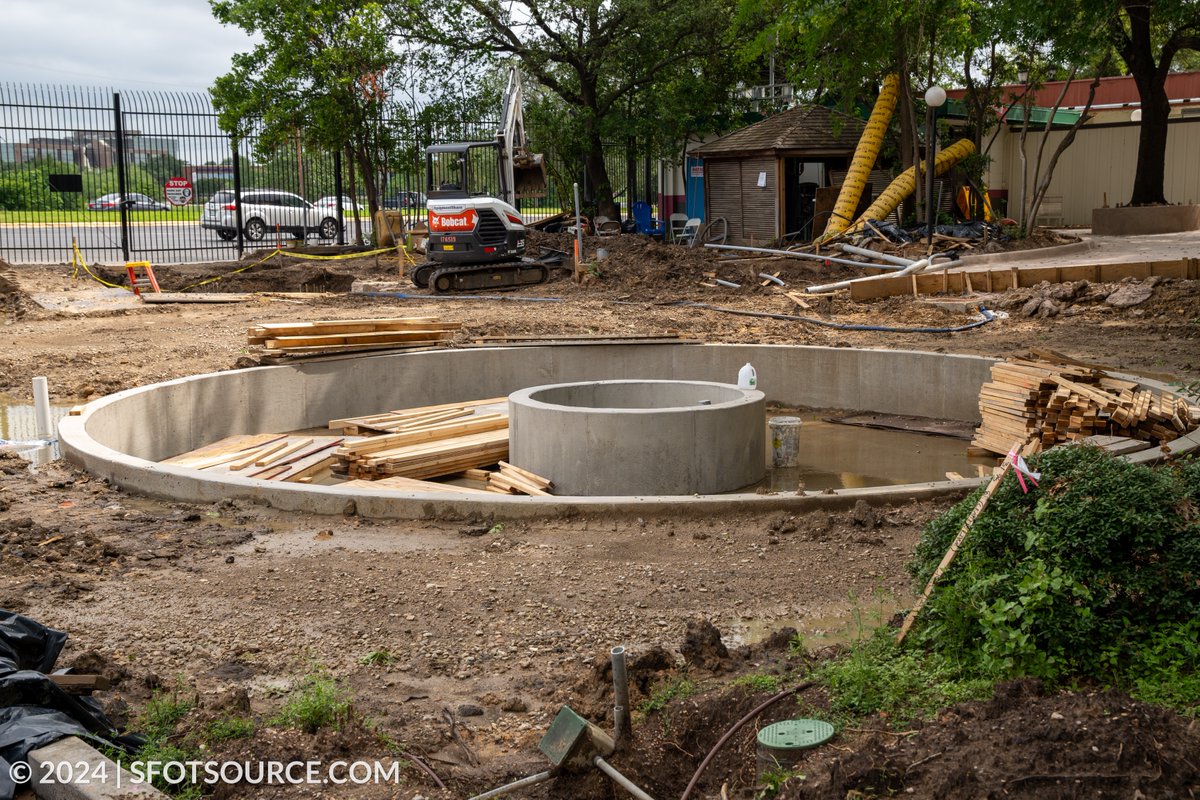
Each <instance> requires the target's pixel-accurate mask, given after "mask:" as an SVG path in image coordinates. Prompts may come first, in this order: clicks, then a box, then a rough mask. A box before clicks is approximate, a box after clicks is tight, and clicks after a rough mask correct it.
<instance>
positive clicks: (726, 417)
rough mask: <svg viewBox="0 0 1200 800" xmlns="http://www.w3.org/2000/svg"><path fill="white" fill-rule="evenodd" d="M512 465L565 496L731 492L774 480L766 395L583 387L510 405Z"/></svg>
mask: <svg viewBox="0 0 1200 800" xmlns="http://www.w3.org/2000/svg"><path fill="white" fill-rule="evenodd" d="M508 410H509V423H508V427H509V445H508V449H509V453H510V454H511V455H512V461H513V463H514V464H519V465H520V466H521V467H523V468H525V469H528V470H531V471H533V472H535V473H537V474H538V475H553V476H554V478H553V480H554V483H555V492H556V493H557V494H560V495H601V496H604V495H637V494H654V495H682V494H716V493H720V492H731V491H734V490H736V489H741V488H743V487H746V486H750V485H752V484H755V483H758V482H759V481H760V480H762V479H763V477H765V476H766V473H767V464H766V458H765V456H764V453H765V452H766V427H765V426H764V424H763V420H764V419H765V418H766V402H765V396H764V395H763V393H762V392H759V391H755V390H753V389H739V388H738V387H736V386H730V385H728V384H724V383H708V382H704V381H638V380H635V381H582V382H579V383H560V384H556V385H554V386H534V387H532V388H529V389H522V390H521V391H518V392H513V393H512V394H510V395H509V396H508Z"/></svg>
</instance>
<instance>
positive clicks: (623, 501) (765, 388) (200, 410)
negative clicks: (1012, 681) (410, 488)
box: [59, 344, 1200, 519]
mask: <svg viewBox="0 0 1200 800" xmlns="http://www.w3.org/2000/svg"><path fill="white" fill-rule="evenodd" d="M747 362H750V363H753V364H754V366H755V368H756V369H757V372H758V388H759V389H760V390H761V391H762V392H763V393H764V395H765V396H766V398H767V400H768V401H769V402H774V403H777V404H779V405H782V406H787V407H809V408H842V409H853V410H861V411H875V412H879V413H889V414H911V415H915V416H924V417H933V418H936V419H950V420H964V421H971V422H978V420H979V414H978V410H977V402H978V395H979V388H980V386H981V385H982V384H983V383H985V382H986V381H987V380H989V377H990V369H991V365H992V364H993V363H994V361H993V359H989V358H981V357H978V356H961V355H945V354H941V353H922V352H913V351H906V350H855V349H851V348H841V347H803V346H790V345H747V344H716V345H700V344H644V345H630V344H627V345H608V344H605V345H565V346H547V347H509V348H470V349H463V350H441V351H428V352H422V353H401V354H390V355H379V356H372V357H359V358H350V357H347V358H345V359H332V360H326V361H316V362H310V363H301V364H296V365H287V366H276V367H255V368H252V369H242V370H233V371H229V372H218V373H212V374H209V375H197V376H193V377H188V378H180V379H177V380H173V381H168V382H165V383H159V384H154V385H151V386H143V387H139V388H136V389H129V390H126V391H123V392H118V393H117V394H114V395H110V396H108V397H105V398H101V399H100V400H96V401H94V402H92V403H88V404H87V405H86V406H84V408H83V410H82V413H81V414H79V415H78V416H70V417H66V418H64V419H63V421H62V422H61V423H60V424H59V437H60V440H61V443H62V449H63V453H64V455H65V456H66V458H67V459H69V460H70V461H72V462H73V463H75V464H78V465H80V466H81V467H83V468H84V469H86V470H87V471H89V472H91V473H92V474H94V475H97V476H99V477H101V478H106V479H108V480H110V481H112V482H113V483H114V484H116V485H117V486H120V487H121V488H123V489H126V490H130V491H134V492H141V493H144V494H148V495H152V496H155V497H164V498H169V499H174V500H182V501H186V502H215V501H219V500H222V499H225V498H229V499H248V500H251V501H256V502H261V503H265V504H269V505H271V506H274V507H276V508H279V509H283V510H288V511H304V512H311V513H319V514H341V513H348V512H356V513H358V514H360V515H362V516H366V517H372V518H382V519H387V518H391V519H433V518H453V517H456V516H463V515H468V514H472V513H479V514H484V515H487V514H494V515H496V516H497V517H502V518H518V517H544V516H553V515H559V514H576V513H581V512H596V513H603V514H630V515H637V514H643V513H646V514H649V513H661V512H670V513H675V514H687V513H691V514H695V515H697V516H700V515H705V514H711V513H723V512H732V511H749V510H762V511H770V510H804V509H809V508H817V507H826V506H832V507H845V506H848V505H853V504H854V503H855V502H856V501H857V500H859V499H865V500H866V501H867V502H873V503H889V502H902V501H905V500H907V499H908V498H924V497H932V496H938V495H955V494H962V493H965V492H967V491H969V490H970V489H972V488H973V487H975V486H977V485H978V484H979V483H980V481H979V480H977V479H968V480H964V481H938V482H934V483H918V484H906V485H902V486H880V487H870V488H865V489H843V490H838V491H835V492H833V493H832V494H825V493H818V492H803V493H792V492H788V493H780V494H762V495H760V494H724V495H701V496H699V497H693V496H683V497H678V496H675V497H670V496H662V495H658V496H629V497H523V496H515V495H514V496H504V495H494V496H493V495H491V494H488V495H475V496H469V495H466V494H463V495H461V496H456V495H452V494H437V495H434V494H431V493H425V492H403V491H396V490H383V489H350V488H344V487H340V486H305V485H303V484H279V483H275V482H272V481H263V480H259V479H254V478H243V477H236V476H232V475H219V476H218V475H208V474H206V473H204V472H201V471H197V470H192V469H185V468H182V467H175V466H170V465H166V464H159V463H157V462H158V461H161V460H162V459H164V458H169V457H171V456H173V455H176V454H178V453H183V452H186V451H189V450H194V449H195V448H197V447H200V446H201V445H204V444H209V443H211V442H215V441H217V440H219V439H221V438H224V437H226V436H230V435H233V434H239V433H264V432H283V431H296V430H305V429H309V428H316V427H325V426H326V425H327V423H328V421H329V420H331V419H337V418H341V417H352V416H361V415H366V414H373V413H378V412H379V411H380V410H381V409H392V408H405V407H412V406H420V405H432V404H437V403H448V402H458V401H464V400H475V399H484V398H488V397H498V396H502V395H509V394H511V393H512V392H515V391H518V390H520V389H525V388H528V387H531V386H539V385H545V384H551V383H567V382H574V381H584V380H593V381H595V380H628V379H635V378H640V379H647V380H655V379H670V380H699V381H713V382H717V383H725V382H732V381H734V379H735V377H736V375H737V373H738V369H739V368H740V367H741V366H742V365H743V364H745V363H747ZM1140 380H1141V383H1143V384H1144V385H1146V386H1150V387H1155V388H1165V387H1164V386H1163V385H1162V384H1160V383H1158V382H1156V381H1150V380H1144V379H1140ZM1198 446H1200V433H1193V434H1190V435H1189V436H1187V437H1184V438H1183V439H1179V440H1176V441H1175V442H1172V443H1171V449H1172V451H1173V452H1185V451H1187V450H1189V449H1194V448H1196V447H1198ZM1158 455H1159V451H1158V449H1152V450H1147V451H1143V452H1141V453H1136V454H1134V455H1133V456H1132V457H1131V460H1139V461H1141V460H1150V459H1153V458H1155V457H1158Z"/></svg>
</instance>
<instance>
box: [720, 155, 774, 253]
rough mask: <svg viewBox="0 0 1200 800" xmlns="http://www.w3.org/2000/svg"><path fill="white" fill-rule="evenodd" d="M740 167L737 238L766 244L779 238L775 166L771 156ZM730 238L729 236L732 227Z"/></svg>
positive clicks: (748, 161) (745, 162)
mask: <svg viewBox="0 0 1200 800" xmlns="http://www.w3.org/2000/svg"><path fill="white" fill-rule="evenodd" d="M741 167H742V178H741V185H742V211H741V218H742V224H741V226H740V227H741V238H742V239H744V240H746V241H748V242H753V243H754V244H759V245H762V244H766V243H768V242H770V241H772V240H774V239H776V238H778V237H779V236H780V233H781V232H780V230H779V210H778V206H779V197H778V186H779V184H778V175H777V174H776V172H777V171H778V169H779V167H778V162H777V160H776V159H775V158H774V157H773V156H764V157H760V158H747V159H745V160H744V161H742V162H741ZM729 232H730V234H732V233H733V228H732V226H731V227H730V231H729Z"/></svg>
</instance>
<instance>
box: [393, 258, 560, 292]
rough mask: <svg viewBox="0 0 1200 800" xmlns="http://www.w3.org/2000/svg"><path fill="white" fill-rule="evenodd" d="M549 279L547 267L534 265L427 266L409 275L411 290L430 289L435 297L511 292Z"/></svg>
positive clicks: (522, 263)
mask: <svg viewBox="0 0 1200 800" xmlns="http://www.w3.org/2000/svg"><path fill="white" fill-rule="evenodd" d="M549 279H550V269H549V267H547V266H546V265H545V264H541V263H538V262H536V261H513V262H509V263H502V264H472V265H470V266H461V267H453V266H445V265H443V264H438V263H435V262H429V263H425V264H421V265H420V266H419V267H417V268H416V270H414V271H413V273H412V282H413V284H414V285H415V286H417V287H418V288H420V289H426V288H431V289H433V291H434V292H437V293H438V294H444V293H446V292H477V291H489V290H490V291H494V290H496V289H515V288H517V287H519V286H533V285H535V284H538V283H545V282H546V281H547V280H549Z"/></svg>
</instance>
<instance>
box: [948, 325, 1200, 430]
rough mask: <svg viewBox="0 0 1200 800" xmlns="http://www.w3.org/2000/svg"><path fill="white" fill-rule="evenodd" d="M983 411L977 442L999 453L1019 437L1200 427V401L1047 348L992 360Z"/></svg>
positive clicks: (983, 394)
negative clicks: (1197, 403) (1192, 401)
mask: <svg viewBox="0 0 1200 800" xmlns="http://www.w3.org/2000/svg"><path fill="white" fill-rule="evenodd" d="M979 412H980V416H981V417H982V419H983V422H982V424H981V425H980V426H979V428H978V429H977V430H976V432H975V438H974V440H973V441H972V446H973V447H974V448H978V449H979V450H981V451H987V452H989V453H998V454H1004V453H1007V452H1008V450H1009V448H1010V447H1011V445H1012V442H1013V440H1014V439H1020V440H1021V441H1022V442H1026V443H1028V446H1029V449H1030V450H1031V451H1033V452H1036V451H1037V450H1039V449H1046V448H1049V447H1053V446H1054V445H1056V444H1061V443H1063V442H1071V441H1079V440H1081V439H1086V438H1088V437H1090V436H1095V435H1098V434H1099V435H1108V436H1120V437H1126V438H1129V439H1136V440H1138V441H1143V442H1150V443H1151V444H1154V445H1157V444H1163V443H1165V442H1169V441H1172V440H1173V439H1177V438H1179V437H1180V436H1183V435H1185V434H1188V433H1191V432H1192V431H1194V430H1196V429H1197V428H1200V407H1198V406H1195V405H1192V404H1190V403H1188V401H1187V400H1185V399H1184V398H1182V397H1179V396H1177V395H1175V394H1172V393H1171V392H1168V391H1162V390H1155V389H1149V388H1146V387H1143V386H1142V385H1141V384H1138V383H1135V382H1133V381H1127V380H1121V379H1118V378H1114V377H1112V376H1111V375H1109V374H1108V373H1107V372H1106V371H1105V370H1104V369H1102V368H1101V367H1099V366H1097V365H1095V364H1088V363H1086V362H1082V361H1077V360H1075V359H1072V358H1069V357H1067V356H1064V355H1062V354H1061V353H1056V352H1054V351H1053V350H1040V349H1033V350H1031V354H1030V357H1029V358H1027V359H1026V358H1012V359H1009V360H1007V361H1004V362H1000V363H997V364H996V365H994V366H993V367H992V380H991V382H990V383H985V384H984V385H983V387H982V389H981V390H980V393H979Z"/></svg>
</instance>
